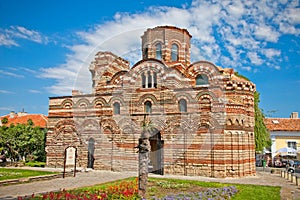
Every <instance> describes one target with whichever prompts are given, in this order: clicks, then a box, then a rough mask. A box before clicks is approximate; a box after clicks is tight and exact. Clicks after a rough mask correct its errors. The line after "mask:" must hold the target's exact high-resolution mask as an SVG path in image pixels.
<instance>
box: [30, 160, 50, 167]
mask: <svg viewBox="0 0 300 200" xmlns="http://www.w3.org/2000/svg"><path fill="white" fill-rule="evenodd" d="M25 165H26V166H29V167H45V165H46V163H45V162H37V161H30V162H26V163H25Z"/></svg>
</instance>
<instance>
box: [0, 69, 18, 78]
mask: <svg viewBox="0 0 300 200" xmlns="http://www.w3.org/2000/svg"><path fill="white" fill-rule="evenodd" d="M1 75H4V76H12V77H15V78H24V76H23V75H20V74H16V73H12V72H9V71H4V70H1V69H0V76H1Z"/></svg>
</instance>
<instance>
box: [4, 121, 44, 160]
mask: <svg viewBox="0 0 300 200" xmlns="http://www.w3.org/2000/svg"><path fill="white" fill-rule="evenodd" d="M45 137H46V130H45V129H41V128H40V127H38V126H34V123H33V122H32V120H28V122H27V124H17V125H14V124H11V125H10V126H9V127H6V126H2V127H1V129H0V147H3V150H4V151H6V152H7V153H6V154H7V155H6V156H7V157H9V158H11V160H13V161H17V160H20V159H21V158H25V159H26V160H36V161H45V160H46V153H45Z"/></svg>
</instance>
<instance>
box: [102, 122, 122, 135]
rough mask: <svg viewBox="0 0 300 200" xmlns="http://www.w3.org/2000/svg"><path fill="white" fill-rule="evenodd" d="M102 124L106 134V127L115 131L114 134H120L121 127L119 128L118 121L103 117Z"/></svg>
mask: <svg viewBox="0 0 300 200" xmlns="http://www.w3.org/2000/svg"><path fill="white" fill-rule="evenodd" d="M100 126H101V127H102V128H103V130H104V134H105V130H106V129H109V130H111V131H113V133H114V134H119V133H120V129H119V126H118V124H117V123H116V121H115V120H113V119H111V118H107V119H102V120H101V121H100Z"/></svg>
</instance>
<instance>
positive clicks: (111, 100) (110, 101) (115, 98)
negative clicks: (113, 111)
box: [108, 96, 125, 106]
mask: <svg viewBox="0 0 300 200" xmlns="http://www.w3.org/2000/svg"><path fill="white" fill-rule="evenodd" d="M115 102H118V103H120V105H121V106H125V102H124V100H123V98H122V97H119V96H113V97H112V98H111V99H110V100H109V101H108V105H110V106H112V105H113V103H115Z"/></svg>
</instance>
